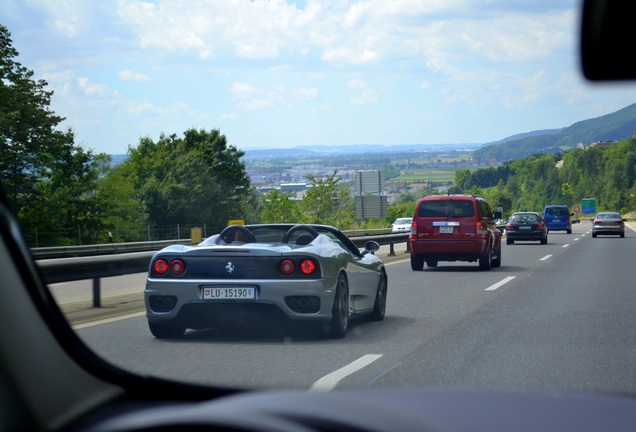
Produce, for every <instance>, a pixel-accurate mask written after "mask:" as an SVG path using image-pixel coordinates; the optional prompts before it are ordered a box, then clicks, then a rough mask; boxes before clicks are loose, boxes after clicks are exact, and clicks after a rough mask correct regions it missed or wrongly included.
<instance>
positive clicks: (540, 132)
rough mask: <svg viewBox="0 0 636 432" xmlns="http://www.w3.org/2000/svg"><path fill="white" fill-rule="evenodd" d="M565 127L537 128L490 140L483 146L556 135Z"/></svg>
mask: <svg viewBox="0 0 636 432" xmlns="http://www.w3.org/2000/svg"><path fill="white" fill-rule="evenodd" d="M564 129H565V128H561V129H543V130H536V131H532V132H525V133H520V134H516V135H512V136H509V137H508V138H504V139H502V140H499V141H493V142H489V143H486V144H482V145H481V147H486V146H490V145H495V144H503V143H507V142H510V141H517V140H520V139H524V138H529V137H535V136H541V135H556V134H558V133H559V132H561V131H563V130H564Z"/></svg>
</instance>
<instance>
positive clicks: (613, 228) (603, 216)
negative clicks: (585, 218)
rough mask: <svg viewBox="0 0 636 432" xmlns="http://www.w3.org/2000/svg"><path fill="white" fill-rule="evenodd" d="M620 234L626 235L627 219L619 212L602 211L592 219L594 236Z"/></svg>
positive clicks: (621, 235)
mask: <svg viewBox="0 0 636 432" xmlns="http://www.w3.org/2000/svg"><path fill="white" fill-rule="evenodd" d="M598 235H618V236H620V237H621V238H623V237H625V219H623V218H621V215H620V213H617V212H601V213H598V214H597V215H596V217H595V218H594V220H593V221H592V237H594V238H596V236H598Z"/></svg>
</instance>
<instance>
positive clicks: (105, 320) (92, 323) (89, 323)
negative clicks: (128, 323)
mask: <svg viewBox="0 0 636 432" xmlns="http://www.w3.org/2000/svg"><path fill="white" fill-rule="evenodd" d="M142 315H146V312H145V311H144V312H135V313H131V314H128V315H121V316H118V317H113V318H106V319H103V320H98V321H91V322H88V323H84V324H77V325H74V326H72V328H73V330H79V329H83V328H86V327H94V326H97V325H102V324H108V323H112V322H116V321H121V320H125V319H128V318H136V317H140V316H142Z"/></svg>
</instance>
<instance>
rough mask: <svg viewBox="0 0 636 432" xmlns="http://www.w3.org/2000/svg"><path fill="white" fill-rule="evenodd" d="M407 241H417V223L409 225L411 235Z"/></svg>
mask: <svg viewBox="0 0 636 432" xmlns="http://www.w3.org/2000/svg"><path fill="white" fill-rule="evenodd" d="M409 239H417V222H415V221H413V223H412V224H411V233H410V235H409Z"/></svg>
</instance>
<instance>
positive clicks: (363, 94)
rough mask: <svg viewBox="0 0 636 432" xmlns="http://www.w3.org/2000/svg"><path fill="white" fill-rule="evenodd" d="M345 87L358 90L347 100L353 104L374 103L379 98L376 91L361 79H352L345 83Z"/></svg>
mask: <svg viewBox="0 0 636 432" xmlns="http://www.w3.org/2000/svg"><path fill="white" fill-rule="evenodd" d="M347 87H349V88H351V89H355V90H359V93H358V94H357V95H356V96H354V97H352V98H351V99H350V100H349V101H350V102H351V103H352V104H354V105H369V104H374V103H377V102H378V100H379V99H380V97H379V95H378V93H377V92H376V91H375V90H373V89H371V88H370V87H369V86H368V84H367V83H366V82H364V81H363V80H360V79H353V80H351V81H349V83H347Z"/></svg>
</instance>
